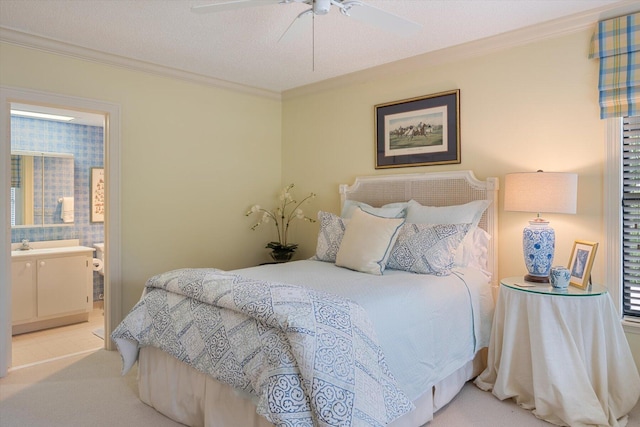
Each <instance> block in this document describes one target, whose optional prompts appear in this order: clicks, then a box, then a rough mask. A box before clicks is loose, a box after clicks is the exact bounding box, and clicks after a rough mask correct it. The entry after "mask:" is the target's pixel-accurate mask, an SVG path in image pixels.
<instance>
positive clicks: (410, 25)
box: [191, 0, 421, 41]
mask: <svg viewBox="0 0 640 427" xmlns="http://www.w3.org/2000/svg"><path fill="white" fill-rule="evenodd" d="M275 3H280V4H289V3H304V4H307V5H309V6H311V8H310V9H308V10H305V11H304V12H302V13H300V14H299V15H298V16H297V17H296V18H294V20H293V22H292V23H291V24H290V25H289V27H288V28H287V29H286V30H285V32H284V33H283V34H282V36H281V37H280V39H279V40H278V41H283V40H287V39H292V38H295V37H297V36H298V35H299V34H300V33H301V32H302V31H304V30H305V29H306V27H307V24H305V22H306V21H308V20H309V19H311V20H313V19H314V17H315V16H316V15H318V16H320V15H326V14H327V13H329V10H330V9H331V6H335V7H336V8H338V9H339V10H340V12H341V13H342V15H344V16H347V17H350V18H353V19H355V20H357V21H360V22H364V23H366V24H370V25H373V26H375V27H378V28H381V29H383V30H386V31H389V32H393V33H396V34H399V35H408V34H411V33H413V32H415V31H417V30H419V29H420V28H421V25H420V24H417V23H415V22H413V21H410V20H408V19H405V18H402V17H400V16H397V15H394V14H392V13H389V12H385V11H384V10H382V9H378V8H376V7H374V6H370V5H368V4H366V3H365V2H363V1H360V0H232V1H225V2H222V3H213V4H205V5H200V6H193V7H192V8H191V11H192V12H194V13H212V12H222V11H225V10H233V9H241V8H246V7H255V6H265V5H270V4H275Z"/></svg>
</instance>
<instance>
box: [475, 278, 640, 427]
mask: <svg viewBox="0 0 640 427" xmlns="http://www.w3.org/2000/svg"><path fill="white" fill-rule="evenodd" d="M475 383H476V385H477V386H478V387H480V388H481V389H483V390H492V392H493V394H494V395H495V396H496V397H498V398H499V399H500V400H503V399H507V398H514V399H515V401H516V402H517V403H518V404H519V405H520V406H522V407H523V408H526V409H531V410H533V413H534V414H535V415H536V417H538V418H540V419H543V420H546V421H548V422H550V423H553V424H557V425H569V426H572V427H573V426H594V425H596V426H611V427H619V426H623V425H625V424H626V421H627V420H626V414H627V413H629V411H630V410H631V409H632V408H633V407H634V406H635V404H636V403H637V401H638V399H639V398H640V376H639V375H638V370H637V369H636V366H635V363H634V360H633V357H632V355H631V350H630V349H629V344H628V343H627V340H626V337H625V336H624V332H623V330H622V326H621V325H620V319H619V317H618V315H617V313H616V310H615V307H614V306H613V302H612V301H611V298H610V296H609V294H608V293H604V294H600V295H592V296H580V297H568V296H559V295H543V294H535V293H530V292H526V291H520V290H514V289H511V288H508V287H505V286H500V294H499V297H498V302H497V306H496V310H495V315H494V320H493V329H492V332H491V343H490V345H489V354H488V365H487V368H486V369H485V371H484V372H482V374H481V375H480V376H479V377H478V378H477V379H476V380H475Z"/></svg>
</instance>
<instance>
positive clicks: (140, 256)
mask: <svg viewBox="0 0 640 427" xmlns="http://www.w3.org/2000/svg"><path fill="white" fill-rule="evenodd" d="M0 58H1V59H0V84H2V85H4V86H11V87H16V88H21V89H34V90H41V91H46V92H51V93H56V94H62V95H68V96H77V97H82V98H90V99H96V100H100V101H106V102H111V103H115V104H118V105H120V108H121V123H122V129H121V164H122V174H121V182H122V189H121V206H122V211H121V226H122V227H121V233H122V247H121V255H122V289H123V303H122V306H123V307H122V308H123V313H126V312H128V310H129V309H130V308H131V307H132V306H133V305H134V304H135V302H136V301H137V300H138V298H139V297H140V293H141V290H142V287H143V285H144V282H145V280H146V279H147V278H148V277H150V276H151V275H153V274H157V273H159V272H162V271H165V270H168V269H172V268H179V267H208V266H215V267H219V268H223V269H232V268H238V267H243V266H248V265H254V264H256V263H258V262H260V261H263V260H264V254H262V253H260V252H258V251H256V250H253V249H254V248H257V247H260V245H262V242H263V241H264V240H268V237H270V236H268V237H267V236H265V235H262V236H260V235H256V233H254V232H252V231H251V230H250V229H249V226H250V224H251V221H250V220H249V219H248V218H246V217H245V216H244V212H245V211H246V209H247V207H248V206H249V205H250V204H252V203H262V204H265V203H266V202H267V201H269V200H271V198H270V197H269V196H270V195H271V194H273V193H274V192H275V191H276V190H274V189H277V188H278V187H279V186H280V181H281V176H280V174H281V158H280V151H281V147H280V144H281V108H280V107H281V106H280V101H278V100H270V99H266V98H262V97H257V96H251V95H244V94H240V93H237V92H232V91H229V90H225V89H217V88H213V87H209V86H202V85H197V84H192V83H188V82H185V81H181V80H177V79H169V78H163V77H159V76H155V75H151V74H146V73H141V72H136V71H131V70H127V69H123V68H116V67H110V66H106V65H101V64H97V63H93V62H87V61H81V60H76V59H72V58H68V57H64V56H58V55H52V54H47V53H43V52H40V51H36V50H32V49H24V48H20V47H16V46H14V45H9V44H4V43H0ZM250 249H251V250H250Z"/></svg>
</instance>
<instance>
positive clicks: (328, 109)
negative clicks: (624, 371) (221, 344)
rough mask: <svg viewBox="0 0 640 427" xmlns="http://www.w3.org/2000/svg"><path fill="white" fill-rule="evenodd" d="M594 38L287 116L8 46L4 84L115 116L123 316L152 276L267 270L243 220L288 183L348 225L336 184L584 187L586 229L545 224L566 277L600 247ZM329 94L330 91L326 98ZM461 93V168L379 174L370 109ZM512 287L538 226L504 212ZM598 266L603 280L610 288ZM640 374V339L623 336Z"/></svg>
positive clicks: (263, 103)
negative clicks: (412, 180) (591, 244)
mask: <svg viewBox="0 0 640 427" xmlns="http://www.w3.org/2000/svg"><path fill="white" fill-rule="evenodd" d="M590 36H591V31H590V30H585V31H581V32H577V33H573V34H570V35H565V36H561V37H558V38H554V39H549V40H545V41H538V42H534V43H531V44H529V45H526V46H520V47H517V48H512V49H509V50H503V51H500V52H496V53H492V54H488V55H484V56H478V57H474V58H470V59H465V60H458V61H454V62H449V63H443V64H441V65H433V66H423V67H421V68H419V69H417V70H415V69H414V70H412V71H407V72H405V73H396V74H395V75H389V76H387V77H380V78H376V79H367V80H366V81H364V82H362V83H351V84H348V85H345V86H343V87H340V88H339V89H335V88H329V89H325V90H320V91H318V92H316V93H312V94H305V95H297V94H296V91H292V92H291V93H288V94H286V95H285V98H284V100H283V101H282V102H280V101H276V100H270V99H265V98H261V97H257V96H252V95H247V94H241V93H237V92H232V91H229V90H225V89H217V88H213V87H209V86H203V85H197V84H193V83H188V82H185V81H181V80H176V79H169V78H164V77H160V76H155V75H151V74H145V73H141V72H136V71H131V70H126V69H122V68H116V67H110V66H106V65H101V64H97V63H93V62H87V61H81V60H77V59H72V58H68V57H63V56H58V55H52V54H47V53H43V52H40V51H36V50H31V49H25V48H20V47H16V46H14V45H8V44H4V43H0V84H2V85H7V86H13V87H18V88H25V89H36V90H42V91H46V92H53V93H58V94H64V95H71V96H79V97H84V98H92V99H97V100H101V101H107V102H112V103H115V104H118V105H120V107H121V112H122V139H121V141H122V142H121V153H122V159H121V161H122V179H121V181H122V191H121V194H122V212H121V214H122V248H121V250H122V281H123V304H122V305H123V307H122V308H123V312H125V313H126V312H127V311H128V310H129V309H130V308H131V306H132V305H133V304H134V303H135V301H136V300H137V299H138V297H139V295H140V291H141V289H142V285H143V283H144V281H145V280H146V279H147V278H148V277H149V276H150V275H152V274H156V273H158V272H161V271H165V270H167V269H171V268H178V267H187V266H191V267H201V266H202V267H203V266H216V267H220V268H225V269H231V268H237V267H244V266H249V265H255V264H257V263H259V262H262V261H264V260H265V258H264V256H265V254H264V251H263V250H262V244H263V243H264V242H266V241H269V240H271V238H272V236H271V235H270V234H269V230H268V229H265V230H260V231H257V232H251V231H250V230H249V229H248V225H249V224H250V223H251V220H249V219H247V218H245V217H244V216H243V213H244V211H245V209H246V208H247V207H248V206H249V205H250V204H253V203H260V204H261V205H264V206H272V205H273V203H274V201H275V198H274V196H275V193H276V192H277V189H278V188H279V187H280V186H281V185H282V184H286V183H289V182H294V183H295V184H296V194H297V195H300V196H302V195H304V194H305V193H307V192H309V191H313V192H315V193H317V194H318V197H317V198H316V199H315V200H314V201H313V203H312V204H311V205H310V206H308V207H307V208H306V210H307V212H308V213H309V212H311V215H313V213H314V212H315V211H317V210H318V209H322V210H327V211H333V212H338V211H339V196H338V192H337V188H338V185H339V184H341V183H351V182H352V181H353V179H354V177H355V176H358V175H374V174H388V173H413V172H431V171H440V170H453V169H471V170H473V171H474V172H475V173H476V176H477V177H478V178H480V179H483V178H486V177H488V176H497V177H499V178H500V182H501V184H503V182H504V175H505V174H506V173H509V172H516V171H533V170H536V169H543V170H546V171H568V172H576V173H578V174H579V195H578V214H577V215H547V218H548V219H549V220H551V221H552V225H553V226H554V228H555V229H556V235H557V249H556V263H557V264H564V263H566V262H567V261H568V257H569V254H570V251H571V248H572V244H573V241H574V240H576V239H584V240H593V241H598V242H604V241H605V239H604V237H603V236H604V230H603V222H604V221H603V210H602V203H603V198H602V197H603V196H602V193H603V167H604V156H605V150H604V142H603V141H604V122H602V121H601V120H599V118H598V107H597V93H596V86H597V63H596V62H595V61H591V60H589V59H587V50H588V44H589V39H590ZM318 87H322V85H319V86H318ZM456 88H457V89H460V91H461V117H460V122H461V138H462V163H461V164H460V165H449V166H431V167H418V168H403V169H387V170H375V169H374V123H373V111H374V109H373V107H374V105H376V104H379V103H385V102H389V101H396V100H401V99H405V98H411V97H415V96H420V95H427V94H432V93H437V92H440V91H444V90H450V89H456ZM499 212H500V235H499V245H500V257H499V265H500V267H499V270H500V271H499V275H500V276H501V277H504V276H509V275H517V274H522V272H523V271H524V268H525V267H524V263H523V261H522V249H521V243H520V236H521V231H522V227H523V226H524V225H525V224H526V221H527V220H528V219H529V218H530V217H531V216H532V215H529V214H526V213H511V212H504V211H503V210H502V196H501V198H500V206H499ZM316 233H317V224H313V225H309V224H306V223H304V224H303V223H297V224H296V227H295V228H294V230H293V235H292V239H291V240H292V241H296V242H299V243H300V244H301V253H300V255H299V257H305V256H309V255H311V254H313V251H314V248H315V241H316ZM603 260H604V256H603V254H602V253H600V254H599V256H597V258H596V263H595V266H594V269H593V276H594V280H596V281H602V280H603V274H604V269H603ZM628 337H629V340H630V343H631V345H632V347H633V348H634V353H635V354H636V360H639V359H640V356H639V355H640V339H638V337H639V336H638V335H630V334H629V335H628Z"/></svg>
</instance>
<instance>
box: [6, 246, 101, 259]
mask: <svg viewBox="0 0 640 427" xmlns="http://www.w3.org/2000/svg"><path fill="white" fill-rule="evenodd" d="M94 250H95V249H94V248H89V247H87V246H63V247H58V248H41V249H29V250H17V251H11V258H12V259H15V258H26V257H33V256H40V255H55V254H73V253H83V252H92V253H93V251H94Z"/></svg>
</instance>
